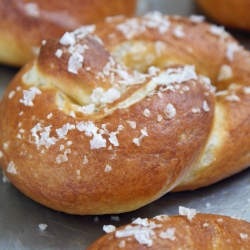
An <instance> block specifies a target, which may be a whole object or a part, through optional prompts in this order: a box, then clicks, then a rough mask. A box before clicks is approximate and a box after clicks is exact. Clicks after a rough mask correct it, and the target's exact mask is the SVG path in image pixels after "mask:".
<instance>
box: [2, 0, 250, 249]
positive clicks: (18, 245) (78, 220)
mask: <svg viewBox="0 0 250 250" xmlns="http://www.w3.org/2000/svg"><path fill="white" fill-rule="evenodd" d="M152 10H159V11H161V12H163V13H166V14H177V15H183V16H189V15H191V14H203V13H202V12H201V10H200V9H199V8H198V7H197V6H196V5H195V3H194V2H193V1H192V0H139V2H138V8H137V13H138V14H144V13H146V12H148V11H152ZM207 20H208V19H207ZM230 32H231V33H233V35H234V36H236V38H238V39H239V40H240V41H241V43H242V44H243V45H244V46H245V47H247V48H249V49H250V34H249V33H244V32H239V31H231V30H230ZM17 70H18V69H15V68H10V67H6V66H2V65H0V95H2V93H3V91H4V89H5V87H6V86H7V84H8V83H9V82H10V80H11V79H12V78H13V76H14V74H15V73H16V72H17ZM2 179H3V175H2V173H1V171H0V249H1V250H27V249H37V250H40V249H41V250H46V249H60V250H63V249H68V250H70V249H76V250H78V249H86V248H87V247H88V246H89V245H90V244H91V243H92V242H94V241H95V240H96V239H98V238H99V237H100V236H102V235H104V234H105V233H104V231H103V230H102V227H103V225H110V224H112V225H115V226H117V227H118V226H120V225H123V224H126V223H130V222H131V221H132V220H133V219H134V218H137V217H141V218H146V217H147V218H150V217H153V216H156V215H159V214H168V215H173V214H177V213H178V207H179V206H185V207H188V208H195V209H196V210H197V212H202V213H216V214H222V215H228V216H234V217H238V218H241V219H244V220H247V221H249V222H250V168H249V169H247V170H245V171H243V172H241V173H239V174H237V175H235V176H233V177H230V178H228V179H226V180H223V181H221V182H219V183H217V184H214V185H212V186H209V187H206V188H202V189H199V190H196V191H190V192H180V193H169V194H166V195H165V196H163V197H162V198H160V199H159V200H157V201H155V202H153V203H151V204H149V205H147V206H145V207H143V208H140V209H138V210H136V211H133V212H129V213H124V214H120V215H102V216H75V215H68V214H65V213H61V212H57V211H54V210H51V209H49V208H47V207H44V206H42V205H40V204H38V203H36V202H34V201H32V200H31V199H29V198H28V197H26V196H24V195H23V194H22V193H20V192H19V191H18V190H17V189H16V188H15V187H13V186H12V185H11V184H10V183H5V182H4V181H2ZM41 223H43V224H47V225H48V227H47V229H46V230H45V231H41V230H39V227H38V225H39V224H41Z"/></svg>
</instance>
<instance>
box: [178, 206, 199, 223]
mask: <svg viewBox="0 0 250 250" xmlns="http://www.w3.org/2000/svg"><path fill="white" fill-rule="evenodd" d="M179 214H180V215H185V216H187V218H188V220H189V221H192V219H193V218H194V216H195V215H196V210H195V209H192V208H186V207H182V206H179Z"/></svg>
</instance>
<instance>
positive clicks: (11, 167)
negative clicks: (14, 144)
mask: <svg viewBox="0 0 250 250" xmlns="http://www.w3.org/2000/svg"><path fill="white" fill-rule="evenodd" d="M7 172H8V173H10V174H17V170H16V166H15V164H14V162H13V161H10V163H9V164H8V167H7Z"/></svg>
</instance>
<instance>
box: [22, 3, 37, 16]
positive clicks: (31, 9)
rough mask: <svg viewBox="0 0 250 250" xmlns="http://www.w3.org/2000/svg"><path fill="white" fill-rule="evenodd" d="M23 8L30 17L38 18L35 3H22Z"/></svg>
mask: <svg viewBox="0 0 250 250" xmlns="http://www.w3.org/2000/svg"><path fill="white" fill-rule="evenodd" d="M24 10H25V12H26V14H28V15H29V16H31V17H35V18H38V17H39V16H40V10H39V7H38V5H37V4H36V3H27V4H25V5H24Z"/></svg>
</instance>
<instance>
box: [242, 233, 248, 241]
mask: <svg viewBox="0 0 250 250" xmlns="http://www.w3.org/2000/svg"><path fill="white" fill-rule="evenodd" d="M240 237H241V239H243V240H247V239H248V234H243V233H240Z"/></svg>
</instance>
